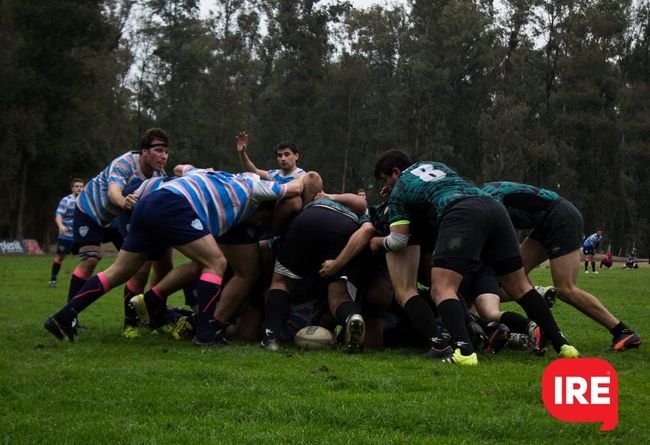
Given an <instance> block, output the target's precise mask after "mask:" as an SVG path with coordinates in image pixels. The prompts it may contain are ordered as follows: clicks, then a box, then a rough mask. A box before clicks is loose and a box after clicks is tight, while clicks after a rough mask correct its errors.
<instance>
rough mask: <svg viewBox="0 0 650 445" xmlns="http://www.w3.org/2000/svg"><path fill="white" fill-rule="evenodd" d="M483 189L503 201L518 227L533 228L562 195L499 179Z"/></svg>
mask: <svg viewBox="0 0 650 445" xmlns="http://www.w3.org/2000/svg"><path fill="white" fill-rule="evenodd" d="M482 190H483V191H485V192H487V193H489V194H490V195H491V196H492V197H494V198H496V199H497V200H499V201H501V202H502V203H503V205H504V206H505V207H506V209H507V210H508V215H510V219H511V220H512V225H513V226H515V228H516V229H533V228H535V227H536V226H537V225H538V224H539V223H541V222H542V221H543V220H544V218H545V217H546V213H547V212H548V210H549V209H550V208H551V206H552V205H553V203H554V202H555V201H557V200H558V199H560V195H558V194H557V193H555V192H554V191H552V190H548V189H543V188H538V187H533V186H532V185H528V184H521V183H519V182H510V181H499V182H488V183H487V184H483V187H482Z"/></svg>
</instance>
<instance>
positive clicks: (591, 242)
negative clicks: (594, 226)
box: [582, 232, 603, 249]
mask: <svg viewBox="0 0 650 445" xmlns="http://www.w3.org/2000/svg"><path fill="white" fill-rule="evenodd" d="M601 239H603V237H602V235H598V232H596V233H592V234H591V235H589V236H588V237H587V238H585V240H584V241H583V243H582V247H593V248H594V249H596V248H597V247H598V244H600V240H601Z"/></svg>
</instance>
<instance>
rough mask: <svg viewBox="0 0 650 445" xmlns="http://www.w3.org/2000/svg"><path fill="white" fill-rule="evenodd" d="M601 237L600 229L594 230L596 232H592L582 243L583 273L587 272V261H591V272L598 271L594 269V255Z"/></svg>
mask: <svg viewBox="0 0 650 445" xmlns="http://www.w3.org/2000/svg"><path fill="white" fill-rule="evenodd" d="M602 239H603V231H602V230H601V229H598V230H596V233H592V234H591V235H589V236H588V237H587V238H585V240H584V241H583V243H582V253H583V254H584V255H585V273H589V263H591V271H592V272H593V273H598V271H597V270H596V260H595V259H594V255H595V254H596V249H598V245H599V244H600V241H601V240H602Z"/></svg>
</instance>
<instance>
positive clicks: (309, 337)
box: [293, 326, 334, 350]
mask: <svg viewBox="0 0 650 445" xmlns="http://www.w3.org/2000/svg"><path fill="white" fill-rule="evenodd" d="M293 341H294V342H295V343H296V346H298V347H299V348H300V349H312V350H314V349H329V348H331V347H332V346H333V345H334V334H332V331H330V330H329V329H325V328H323V327H321V326H307V327H305V328H302V329H301V330H299V331H298V332H296V336H295V337H294V339H293Z"/></svg>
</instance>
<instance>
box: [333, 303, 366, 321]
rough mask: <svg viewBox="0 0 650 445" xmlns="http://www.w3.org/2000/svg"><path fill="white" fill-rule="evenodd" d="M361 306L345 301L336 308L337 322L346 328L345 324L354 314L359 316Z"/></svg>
mask: <svg viewBox="0 0 650 445" xmlns="http://www.w3.org/2000/svg"><path fill="white" fill-rule="evenodd" d="M359 313H361V311H359V306H357V304H356V303H355V302H354V301H352V300H344V301H343V302H342V303H340V304H339V305H338V306H337V307H336V314H335V315H336V322H337V323H338V324H340V325H341V326H345V322H346V321H347V320H348V317H349V316H350V315H352V314H359Z"/></svg>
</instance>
